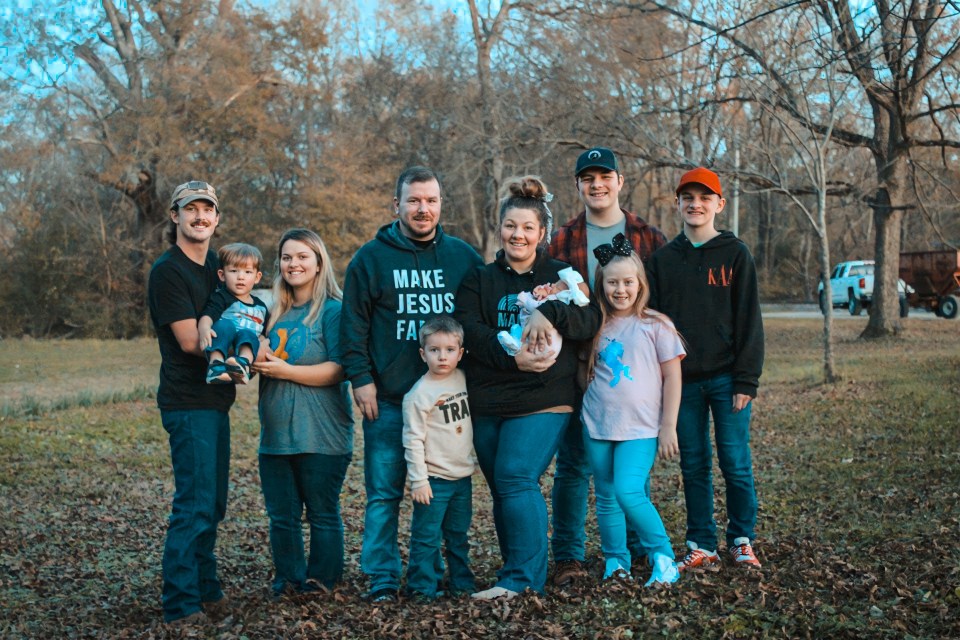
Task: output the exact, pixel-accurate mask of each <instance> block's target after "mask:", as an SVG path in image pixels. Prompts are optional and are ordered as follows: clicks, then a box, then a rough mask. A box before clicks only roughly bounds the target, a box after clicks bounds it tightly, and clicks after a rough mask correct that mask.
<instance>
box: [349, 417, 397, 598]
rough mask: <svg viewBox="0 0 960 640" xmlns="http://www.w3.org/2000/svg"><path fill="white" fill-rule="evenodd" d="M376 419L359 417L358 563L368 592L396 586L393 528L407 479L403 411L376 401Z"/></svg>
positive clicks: (394, 529)
mask: <svg viewBox="0 0 960 640" xmlns="http://www.w3.org/2000/svg"><path fill="white" fill-rule="evenodd" d="M378 404H379V407H380V415H379V417H378V418H377V419H376V420H372V421H371V420H367V419H366V418H364V420H363V477H364V484H365V486H366V490H367V508H366V512H365V514H364V522H363V550H362V552H361V554H360V565H361V567H362V568H363V572H364V573H365V574H367V576H369V578H370V591H371V592H373V591H378V590H380V589H393V590H397V589H399V588H400V573H401V566H402V565H401V560H400V546H399V544H398V542H397V533H398V532H397V529H398V526H399V522H398V520H399V517H400V501H401V500H402V499H403V490H404V487H405V485H406V480H407V460H406V458H405V457H404V448H403V411H402V409H401V407H400V405H396V404H392V403H390V402H384V401H382V400H381V401H380V402H379V403H378Z"/></svg>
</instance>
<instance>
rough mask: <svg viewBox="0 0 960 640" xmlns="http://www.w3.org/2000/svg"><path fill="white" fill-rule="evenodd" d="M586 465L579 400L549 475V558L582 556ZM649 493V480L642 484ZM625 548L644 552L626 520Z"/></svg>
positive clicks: (637, 553) (588, 471) (636, 554)
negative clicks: (551, 474) (551, 475)
mask: <svg viewBox="0 0 960 640" xmlns="http://www.w3.org/2000/svg"><path fill="white" fill-rule="evenodd" d="M591 473H592V471H591V469H590V464H589V463H588V462H587V454H586V452H585V449H584V434H583V426H582V424H581V422H580V403H579V402H578V403H577V407H576V411H574V413H573V414H571V416H570V424H568V425H567V428H566V429H565V430H564V432H563V438H562V439H561V440H560V448H559V450H558V451H557V468H556V472H555V473H554V476H553V491H552V493H551V502H552V503H553V536H552V537H551V539H550V546H551V548H552V549H553V561H554V562H562V561H564V560H579V561H580V562H583V561H584V559H585V557H586V538H587V535H586V524H587V498H588V496H589V494H590V474H591ZM645 488H646V492H647V495H649V494H650V480H649V478H648V479H647V484H646V487H645ZM627 547H628V548H629V549H630V553H631V554H632V555H633V556H634V557H637V558H638V557H640V556H643V555H647V554H648V550H647V549H644V548H643V545H642V544H641V542H640V537H639V536H638V535H637V532H636V531H634V528H633V526H632V525H631V524H630V523H629V522H628V523H627Z"/></svg>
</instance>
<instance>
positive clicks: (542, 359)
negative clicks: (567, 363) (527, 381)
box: [513, 345, 557, 373]
mask: <svg viewBox="0 0 960 640" xmlns="http://www.w3.org/2000/svg"><path fill="white" fill-rule="evenodd" d="M513 358H514V360H516V361H517V368H518V369H520V371H527V372H530V373H543V372H544V371H546V370H547V369H549V368H550V367H552V366H553V363H555V362H556V361H557V354H556V353H555V352H553V351H546V352H543V353H536V352H535V351H534V349H533V345H528V346H526V347H524V348H523V349H520V351H519V352H517V355H515V356H514V357H513Z"/></svg>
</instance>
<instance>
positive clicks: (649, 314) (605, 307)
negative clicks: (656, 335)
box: [587, 251, 686, 380]
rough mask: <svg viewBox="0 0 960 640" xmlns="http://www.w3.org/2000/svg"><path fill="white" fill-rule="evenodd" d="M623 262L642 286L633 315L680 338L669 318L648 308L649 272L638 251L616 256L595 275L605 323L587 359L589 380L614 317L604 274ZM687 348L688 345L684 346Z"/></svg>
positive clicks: (595, 285)
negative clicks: (662, 326) (648, 320)
mask: <svg viewBox="0 0 960 640" xmlns="http://www.w3.org/2000/svg"><path fill="white" fill-rule="evenodd" d="M621 262H629V263H630V264H631V265H633V267H634V268H635V269H636V270H637V280H638V282H639V284H640V290H639V291H638V292H637V299H636V300H634V302H633V314H634V315H636V316H637V317H638V318H640V319H642V320H647V319H652V320H657V321H659V322H662V323H663V324H665V325H666V326H668V327H670V329H671V330H672V331H673V332H674V333H676V334H677V335H678V336H680V333H679V332H678V331H677V330H676V328H675V327H674V326H673V325H672V324H670V323H669V322H667V317H666V316H665V315H663V314H662V313H658V312H656V311H654V310H653V309H651V308H650V307H648V306H647V303H648V302H650V281H649V280H647V271H646V269H644V268H643V261H642V260H640V256H638V255H637V253H636V251H631V252H630V255H628V256H622V255H615V256H613V258H611V259H610V261H609V262H607V264H605V265H599V264H598V265H597V270H596V271H595V272H594V274H593V287H594V290H595V291H596V292H597V299H598V300H599V301H600V313H601V315H602V317H603V322H602V323H601V324H600V331H598V332H597V335H595V336H594V337H593V350H592V351H591V352H590V358H588V359H587V379H588V380H589V379H590V377H591V376H592V375H593V367H594V364H595V363H596V359H597V351H598V350H599V347H600V334H602V333H603V327H604V326H606V324H607V322H608V321H609V320H610V318H611V317H612V316H613V310H614V309H613V305H612V304H610V301H609V300H607V294H606V293H605V292H604V290H603V272H604V270H605V269H607V268H608V267H610V266H611V265H614V264H619V263H621ZM680 339H681V340H683V336H680ZM684 346H686V344H684Z"/></svg>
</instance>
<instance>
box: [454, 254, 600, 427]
mask: <svg viewBox="0 0 960 640" xmlns="http://www.w3.org/2000/svg"><path fill="white" fill-rule="evenodd" d="M568 266H569V265H568V264H566V263H565V262H560V261H559V260H554V259H553V258H551V257H549V256H548V255H547V254H546V252H545V251H543V250H542V249H538V250H537V258H536V261H535V262H534V264H533V268H532V269H530V271H527V272H526V273H517V272H516V271H514V270H513V269H511V268H510V266H509V265H508V264H507V261H506V260H505V259H504V256H503V251H502V250H501V251H499V252H498V253H497V259H496V260H495V261H493V262H491V263H490V264H488V265H485V266H482V267H479V268H477V269H475V270H474V271H473V272H471V273H470V274H468V275H467V277H466V278H464V279H463V284H462V285H460V291H459V292H458V293H457V310H456V313H455V316H454V317H456V318H457V320H459V321H460V324H462V325H463V332H464V346H465V347H466V348H467V356H466V357H465V358H464V370H465V371H466V374H467V391H468V392H469V394H470V411H471V412H472V413H473V414H474V415H480V416H518V415H524V414H528V413H536V412H537V411H542V410H544V409H549V408H551V407H558V406H563V405H570V406H573V405H574V404H575V402H576V400H577V389H576V372H577V353H576V351H577V343H576V342H575V341H577V340H587V339H589V338H593V336H594V335H596V333H597V331H599V330H600V307H599V306H597V303H596V302H595V301H593V300H591V301H590V304H589V305H587V306H586V307H578V306H576V305H570V304H564V303H563V302H560V301H556V300H551V301H549V302H544V303H543V304H542V305H540V306H539V307H538V309H539V310H540V312H542V313H543V315H544V316H545V317H546V318H547V320H549V321H550V322H552V323H553V326H554V327H555V328H556V329H557V332H558V333H559V334H560V335H561V336H563V338H564V341H563V346H562V347H561V349H560V353H559V354H558V355H557V361H556V362H555V363H554V364H553V366H552V367H550V368H549V369H547V370H546V371H544V372H543V373H532V372H527V371H520V370H519V369H518V368H517V362H516V360H515V359H514V357H513V356H510V355H507V352H506V351H504V349H503V347H502V346H500V341H499V340H497V333H498V332H499V331H504V330H509V329H510V326H511V325H513V324H516V322H517V315H518V313H519V310H518V309H517V306H516V299H517V294H518V293H520V292H521V291H532V290H533V288H534V287H536V286H538V285H541V284H547V283H553V282H556V281H557V280H559V277H558V276H557V274H558V273H559V272H560V271H561V270H562V269H564V268H566V267H568ZM567 338H569V339H567Z"/></svg>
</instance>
